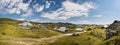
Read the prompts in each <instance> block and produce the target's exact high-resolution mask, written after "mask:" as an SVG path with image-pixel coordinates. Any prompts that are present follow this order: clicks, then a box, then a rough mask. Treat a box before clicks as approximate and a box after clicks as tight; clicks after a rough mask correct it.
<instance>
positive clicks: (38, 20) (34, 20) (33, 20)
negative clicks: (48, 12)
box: [30, 19, 40, 22]
mask: <svg viewBox="0 0 120 45" xmlns="http://www.w3.org/2000/svg"><path fill="white" fill-rule="evenodd" d="M30 21H32V22H40V19H32V20H30Z"/></svg>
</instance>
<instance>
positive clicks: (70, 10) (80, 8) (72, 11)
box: [41, 1, 96, 20]
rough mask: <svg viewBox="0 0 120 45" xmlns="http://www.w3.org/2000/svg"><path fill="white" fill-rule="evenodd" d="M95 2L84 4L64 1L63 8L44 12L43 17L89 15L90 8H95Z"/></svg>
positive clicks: (54, 18) (58, 17)
mask: <svg viewBox="0 0 120 45" xmlns="http://www.w3.org/2000/svg"><path fill="white" fill-rule="evenodd" d="M95 8H96V7H95V4H93V3H91V2H86V3H84V4H78V3H73V2H70V1H65V2H63V3H62V8H59V9H58V10H56V11H52V12H47V13H42V15H41V17H44V18H48V19H52V20H67V19H69V18H71V17H77V16H86V17H87V16H88V13H89V11H90V9H95Z"/></svg>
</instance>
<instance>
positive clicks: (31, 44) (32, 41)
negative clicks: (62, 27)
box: [17, 31, 86, 45]
mask: <svg viewBox="0 0 120 45" xmlns="http://www.w3.org/2000/svg"><path fill="white" fill-rule="evenodd" d="M85 32H86V31H84V32H77V33H79V34H81V33H85ZM72 34H73V33H68V34H61V35H57V36H52V37H49V38H40V39H35V38H23V39H21V40H31V42H23V41H17V43H19V44H26V45H33V44H34V43H36V42H39V43H42V42H51V43H52V42H54V41H56V40H57V39H58V38H60V37H64V36H70V35H72Z"/></svg>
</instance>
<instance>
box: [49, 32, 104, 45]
mask: <svg viewBox="0 0 120 45" xmlns="http://www.w3.org/2000/svg"><path fill="white" fill-rule="evenodd" d="M102 42H103V40H102V39H99V38H98V37H94V36H91V35H89V32H87V33H84V34H81V35H80V36H67V37H63V38H60V39H59V40H57V41H55V42H54V43H51V44H49V45H102Z"/></svg>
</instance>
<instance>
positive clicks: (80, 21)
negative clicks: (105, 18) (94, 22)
mask: <svg viewBox="0 0 120 45" xmlns="http://www.w3.org/2000/svg"><path fill="white" fill-rule="evenodd" d="M70 23H73V24H91V22H90V21H88V20H78V21H70Z"/></svg>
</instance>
